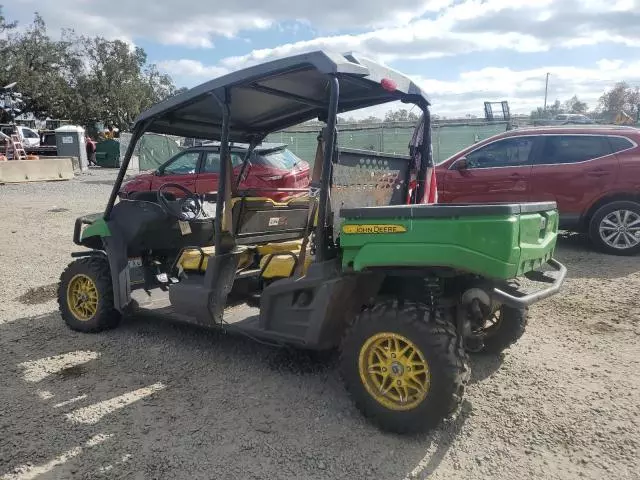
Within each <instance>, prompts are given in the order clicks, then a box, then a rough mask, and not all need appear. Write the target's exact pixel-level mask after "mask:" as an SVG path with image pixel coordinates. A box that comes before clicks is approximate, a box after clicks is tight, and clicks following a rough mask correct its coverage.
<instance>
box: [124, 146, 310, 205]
mask: <svg viewBox="0 0 640 480" xmlns="http://www.w3.org/2000/svg"><path fill="white" fill-rule="evenodd" d="M246 151H247V146H245V145H236V146H232V147H231V163H232V164H233V172H234V175H235V176H236V178H237V175H239V174H240V170H241V168H242V162H243V159H244V156H245V154H246ZM219 177H220V146H219V145H218V144H211V145H206V144H205V145H202V146H199V147H191V148H188V149H186V150H183V151H182V152H180V153H178V154H177V155H175V156H173V157H172V158H170V159H169V160H167V161H166V162H165V163H164V164H162V165H161V166H160V167H158V169H157V170H155V171H153V172H147V173H142V174H140V175H137V176H136V177H134V178H133V179H132V180H129V181H128V182H127V183H125V184H123V186H122V188H121V189H120V196H121V197H122V198H127V197H130V196H132V195H133V194H135V193H137V192H148V191H157V190H158V189H159V188H160V187H161V186H162V185H163V184H165V183H177V184H180V185H182V186H184V187H186V188H188V189H189V190H191V191H192V192H194V193H199V194H204V193H213V192H216V191H217V190H218V181H219ZM244 177H245V178H244V180H243V181H242V182H241V183H240V185H239V189H240V190H251V189H255V190H256V194H257V195H259V196H263V197H268V198H272V199H274V200H276V201H280V200H283V199H284V198H286V197H289V196H291V195H292V194H295V193H299V192H300V191H302V190H303V189H306V188H307V187H308V186H309V164H308V163H307V162H305V161H303V160H301V159H300V158H298V157H297V156H296V155H295V154H294V153H293V152H292V151H291V150H289V149H288V148H287V146H286V145H283V144H263V145H261V146H259V147H257V148H255V150H254V151H253V153H252V155H251V157H250V159H249V165H248V166H247V168H246V169H245V175H244ZM270 189H273V190H270ZM287 189H292V190H290V191H289V190H287ZM296 190H297V192H296ZM176 194H178V195H179V192H178V191H176Z"/></svg>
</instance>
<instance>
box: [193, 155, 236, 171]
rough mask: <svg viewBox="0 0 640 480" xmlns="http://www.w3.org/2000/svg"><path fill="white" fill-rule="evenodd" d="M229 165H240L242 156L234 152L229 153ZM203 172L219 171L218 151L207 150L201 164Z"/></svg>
mask: <svg viewBox="0 0 640 480" xmlns="http://www.w3.org/2000/svg"><path fill="white" fill-rule="evenodd" d="M231 165H233V168H235V167H237V166H238V165H242V157H241V156H240V155H237V154H235V153H232V154H231ZM202 172H203V173H220V154H219V153H218V152H208V153H207V155H206V157H205V158H204V165H203V166H202Z"/></svg>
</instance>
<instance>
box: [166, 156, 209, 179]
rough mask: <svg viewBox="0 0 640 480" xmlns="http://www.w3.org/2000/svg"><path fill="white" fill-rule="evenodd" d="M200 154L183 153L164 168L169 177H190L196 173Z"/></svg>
mask: <svg viewBox="0 0 640 480" xmlns="http://www.w3.org/2000/svg"><path fill="white" fill-rule="evenodd" d="M199 158H200V152H184V153H183V154H181V155H180V156H178V157H176V158H175V159H174V160H173V161H172V162H171V163H170V164H169V165H167V166H166V167H165V168H164V173H165V174H169V175H190V174H193V173H196V169H197V168H198V159H199Z"/></svg>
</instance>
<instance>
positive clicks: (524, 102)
mask: <svg viewBox="0 0 640 480" xmlns="http://www.w3.org/2000/svg"><path fill="white" fill-rule="evenodd" d="M547 72H548V73H550V76H549V94H548V103H553V102H554V101H555V100H556V99H558V100H560V101H562V102H564V101H566V100H568V99H569V98H571V97H572V96H573V95H577V96H578V97H579V98H580V100H582V101H584V102H587V104H588V105H589V108H591V109H593V108H595V107H596V106H597V104H598V99H599V98H600V96H601V95H602V94H603V93H604V91H605V90H607V89H609V88H611V87H613V85H614V84H615V82H617V81H622V80H626V81H628V82H630V83H631V84H638V83H640V61H635V62H623V61H621V60H616V59H602V60H600V61H599V62H597V63H596V65H594V66H592V67H573V66H556V67H548V68H542V67H541V68H532V69H526V70H512V69H510V68H509V67H500V68H496V67H488V68H483V69H480V70H475V71H469V72H464V73H462V74H461V75H460V76H459V77H458V78H457V79H456V80H454V81H441V80H433V79H428V78H422V77H414V79H415V81H416V82H417V83H418V84H419V85H420V86H421V87H422V88H423V89H424V90H425V91H426V92H427V93H428V94H431V100H432V104H433V106H432V111H433V112H434V113H438V114H441V115H446V116H457V115H460V116H463V115H465V114H467V113H470V114H476V115H479V116H481V115H482V111H483V102H484V101H492V102H498V101H502V100H507V101H508V102H509V106H510V109H511V112H512V113H529V112H531V110H534V109H535V108H536V107H540V106H542V105H543V103H544V88H545V77H546V74H547Z"/></svg>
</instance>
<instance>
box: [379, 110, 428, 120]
mask: <svg viewBox="0 0 640 480" xmlns="http://www.w3.org/2000/svg"><path fill="white" fill-rule="evenodd" d="M419 119H420V117H419V116H418V115H416V114H415V113H414V112H410V111H408V110H406V109H404V108H401V109H400V110H389V111H388V112H387V114H386V115H385V116H384V121H385V122H417V121H418V120H419Z"/></svg>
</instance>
